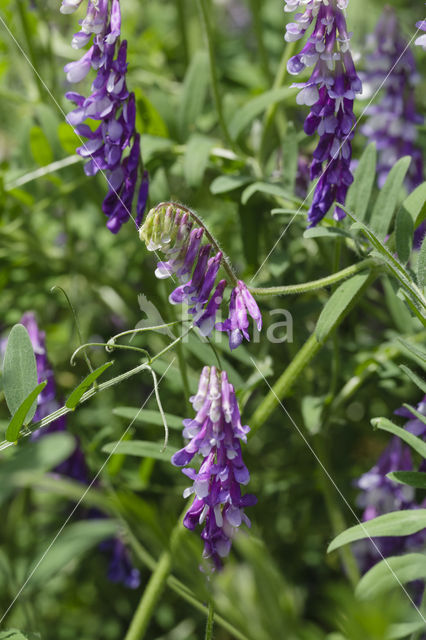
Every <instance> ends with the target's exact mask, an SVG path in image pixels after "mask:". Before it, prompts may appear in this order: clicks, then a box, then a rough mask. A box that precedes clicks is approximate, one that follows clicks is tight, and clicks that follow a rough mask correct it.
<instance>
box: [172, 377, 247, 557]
mask: <svg viewBox="0 0 426 640" xmlns="http://www.w3.org/2000/svg"><path fill="white" fill-rule="evenodd" d="M190 401H191V403H192V406H193V407H194V410H195V411H196V412H197V415H196V416H195V418H194V419H193V420H184V425H185V429H184V431H183V435H184V437H185V438H187V439H188V440H189V442H188V444H187V445H186V446H185V447H184V448H183V449H181V450H180V451H178V452H177V453H175V454H174V456H173V458H172V464H174V465H175V466H185V465H187V464H189V462H190V461H191V460H192V459H193V457H194V456H195V455H196V454H201V455H202V456H203V458H204V460H203V462H202V464H201V467H200V469H199V471H198V473H197V472H196V471H195V470H194V469H183V473H184V474H185V475H186V476H187V477H188V478H190V480H192V482H193V484H192V486H191V487H188V488H187V489H185V491H184V497H185V498H187V497H188V496H190V495H192V494H194V496H195V499H194V502H193V503H192V505H191V506H190V508H189V510H188V511H187V513H186V515H185V518H184V521H183V523H184V525H185V527H187V528H188V529H192V530H193V529H195V528H196V527H197V525H199V524H203V525H204V528H203V531H202V533H201V538H202V539H203V540H204V552H203V556H204V557H205V558H209V559H211V560H212V562H213V565H214V567H215V568H216V569H220V568H221V567H222V558H224V557H225V556H227V555H228V554H229V551H230V548H231V544H232V538H233V536H234V535H235V533H236V531H237V530H238V527H239V526H240V525H241V524H242V523H243V522H244V523H245V524H246V525H247V526H248V527H250V520H249V519H248V518H247V516H246V515H245V513H244V508H245V507H248V506H252V505H254V504H256V497H255V496H254V495H251V494H246V495H245V496H242V495H241V486H240V485H246V484H248V482H249V480H250V475H249V472H248V470H247V467H246V466H245V464H244V462H243V459H242V455H241V441H243V442H246V441H247V433H248V432H249V427H247V426H242V425H241V418H240V412H239V409H238V403H237V399H236V397H235V391H234V387H233V386H232V385H231V384H230V383H229V382H228V377H227V375H226V372H225V371H218V370H217V369H216V368H215V367H211V368H210V367H204V369H203V371H202V373H201V377H200V382H199V385H198V391H197V393H196V395H195V396H192V397H191V398H190Z"/></svg>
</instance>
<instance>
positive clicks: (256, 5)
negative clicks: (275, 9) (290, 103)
mask: <svg viewBox="0 0 426 640" xmlns="http://www.w3.org/2000/svg"><path fill="white" fill-rule="evenodd" d="M250 7H251V12H252V15H253V27H254V32H255V36H256V44H257V50H258V53H259V58H260V64H261V66H262V69H263V72H264V74H265V76H266V78H267V80H268V82H269V83H270V82H271V81H272V75H271V69H270V67H269V58H268V52H267V50H266V47H265V40H264V33H265V31H264V29H263V25H262V12H261V9H262V4H261V2H260V0H250Z"/></svg>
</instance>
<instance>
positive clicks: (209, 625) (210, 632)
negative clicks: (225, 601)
mask: <svg viewBox="0 0 426 640" xmlns="http://www.w3.org/2000/svg"><path fill="white" fill-rule="evenodd" d="M213 622H214V603H213V598H210V601H209V610H208V613H207V624H206V635H205V637H204V638H205V640H212V639H213Z"/></svg>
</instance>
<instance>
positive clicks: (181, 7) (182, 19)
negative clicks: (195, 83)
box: [176, 0, 189, 67]
mask: <svg viewBox="0 0 426 640" xmlns="http://www.w3.org/2000/svg"><path fill="white" fill-rule="evenodd" d="M176 4H177V12H178V25H179V32H180V35H181V38H182V53H183V61H184V63H185V67H187V66H188V62H189V46H188V29H187V16H186V7H185V0H176Z"/></svg>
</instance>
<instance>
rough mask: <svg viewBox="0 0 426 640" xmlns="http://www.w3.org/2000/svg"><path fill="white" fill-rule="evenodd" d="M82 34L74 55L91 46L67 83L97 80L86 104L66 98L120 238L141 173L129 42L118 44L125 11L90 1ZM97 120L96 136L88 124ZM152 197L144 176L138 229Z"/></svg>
mask: <svg viewBox="0 0 426 640" xmlns="http://www.w3.org/2000/svg"><path fill="white" fill-rule="evenodd" d="M80 4H81V0H80V1H78V0H63V3H62V6H61V11H62V13H72V12H73V11H74V10H75V9H76V8H77V7H78V6H79V5H80ZM80 25H81V30H80V31H79V32H78V33H76V34H75V35H74V38H73V41H72V46H73V47H74V48H75V49H80V48H82V47H85V46H86V45H87V44H91V46H90V48H89V49H88V50H87V51H86V53H84V55H83V56H82V58H81V59H80V60H78V61H76V62H70V63H69V64H67V65H66V66H65V72H66V74H67V80H68V82H71V83H77V82H80V81H81V80H83V79H84V78H85V77H86V76H87V74H88V73H89V71H90V70H91V69H94V70H95V71H96V78H95V80H94V82H93V84H92V87H91V91H92V93H91V95H90V96H89V97H87V98H85V97H84V96H82V95H80V94H78V93H76V92H71V93H68V94H67V97H68V98H69V99H70V100H71V101H72V102H74V103H75V104H76V109H74V110H73V111H71V112H70V113H69V114H68V116H67V121H68V123H69V124H70V125H71V126H73V127H75V131H76V133H77V134H78V135H79V136H80V137H81V138H86V139H87V141H86V142H85V143H84V144H83V145H82V146H81V147H79V148H78V149H77V153H78V154H79V155H81V156H82V157H83V158H85V159H87V163H86V165H85V168H84V170H85V173H86V175H88V176H93V175H95V174H96V173H98V171H102V172H103V173H104V175H105V177H106V178H107V180H108V186H109V191H108V193H107V195H106V197H105V199H104V202H103V205H102V210H103V212H104V213H105V215H106V216H107V217H108V222H107V227H108V229H109V230H110V231H112V233H117V232H118V231H119V230H120V229H121V226H122V225H123V223H124V222H126V221H127V220H128V219H129V218H130V217H132V214H131V211H132V206H133V200H134V194H135V191H136V186H137V183H138V181H139V178H140V173H141V164H142V162H141V156H140V148H139V141H140V140H139V135H138V134H137V133H136V130H135V118H136V109H135V97H134V95H133V94H132V93H129V91H128V90H127V85H126V74H127V42H126V41H125V40H123V41H122V42H121V43H119V37H120V33H121V11H120V2H119V0H88V4H87V11H86V16H85V18H84V19H83V20H81V21H80ZM87 119H91V120H97V121H98V122H99V126H98V128H97V129H96V130H94V131H92V129H91V128H90V127H89V126H88V125H86V124H84V122H85V121H86V120H87ZM147 197H148V176H147V174H146V172H144V174H143V176H142V181H141V184H140V187H139V193H138V197H137V204H136V219H135V223H136V225H137V226H139V224H140V222H141V220H142V216H143V213H144V210H145V206H146V202H147Z"/></svg>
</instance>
